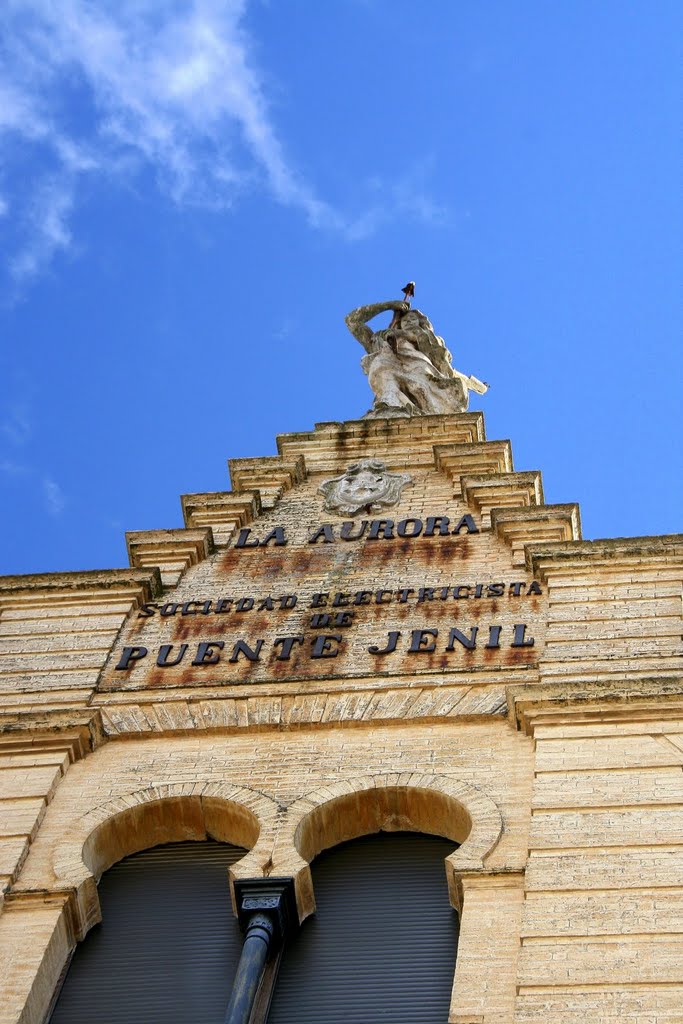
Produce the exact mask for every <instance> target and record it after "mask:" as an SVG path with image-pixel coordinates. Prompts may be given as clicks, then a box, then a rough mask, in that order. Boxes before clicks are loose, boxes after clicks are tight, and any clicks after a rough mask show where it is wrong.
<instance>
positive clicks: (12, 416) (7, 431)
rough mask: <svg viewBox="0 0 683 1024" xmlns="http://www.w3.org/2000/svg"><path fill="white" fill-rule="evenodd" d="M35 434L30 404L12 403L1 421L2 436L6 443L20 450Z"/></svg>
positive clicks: (9, 403)
mask: <svg viewBox="0 0 683 1024" xmlns="http://www.w3.org/2000/svg"><path fill="white" fill-rule="evenodd" d="M32 434H33V418H32V415H31V409H30V406H29V404H28V402H22V401H19V400H16V401H10V402H8V403H7V407H6V409H5V410H4V412H3V413H2V419H0V435H1V436H2V438H3V439H4V440H5V442H7V443H9V444H11V445H13V446H14V447H15V448H20V447H22V446H23V445H25V444H26V443H27V442H28V441H29V440H30V438H31V435H32Z"/></svg>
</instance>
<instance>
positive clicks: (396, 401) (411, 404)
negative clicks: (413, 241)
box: [346, 281, 488, 416]
mask: <svg viewBox="0 0 683 1024" xmlns="http://www.w3.org/2000/svg"><path fill="white" fill-rule="evenodd" d="M410 285H412V286H413V287H414V285H413V282H412V281H411V282H410ZM408 288H409V286H408V285H407V286H406V289H404V291H406V290H407V289H408ZM389 310H391V311H393V313H394V317H393V320H392V321H391V323H390V325H389V327H387V328H386V329H385V330H380V331H373V330H372V329H371V328H370V327H368V323H367V322H368V320H372V319H373V318H374V317H376V316H377V315H378V314H379V313H385V312H387V311H389ZM346 326H347V327H348V329H349V330H350V331H351V333H352V334H353V336H354V338H357V339H358V341H359V342H360V343H361V345H362V346H363V348H364V349H365V351H366V352H367V355H366V356H363V358H362V359H361V366H362V367H363V370H364V371H365V373H367V375H368V380H369V382H370V387H371V388H372V390H373V392H374V394H375V402H374V405H373V407H372V409H371V410H370V411H369V412H368V413H366V416H424V415H428V414H430V413H454V412H466V411H467V406H468V404H469V392H470V391H476V392H477V393H478V394H480V395H483V394H485V393H486V391H488V384H484V383H483V382H482V381H480V380H477V378H476V377H467V376H465V374H463V373H460V372H459V371H458V370H454V369H453V367H452V365H451V354H450V352H449V351H448V349H447V348H446V343H445V342H444V340H443V338H439V337H438V335H436V334H435V333H434V328H433V327H432V325H431V323H430V322H429V320H428V319H427V317H426V316H425V315H424V313H421V312H420V311H419V309H411V308H410V303H409V302H375V303H373V304H372V305H370V306H359V307H358V309H354V310H353V312H352V313H349V315H348V316H347V317H346Z"/></svg>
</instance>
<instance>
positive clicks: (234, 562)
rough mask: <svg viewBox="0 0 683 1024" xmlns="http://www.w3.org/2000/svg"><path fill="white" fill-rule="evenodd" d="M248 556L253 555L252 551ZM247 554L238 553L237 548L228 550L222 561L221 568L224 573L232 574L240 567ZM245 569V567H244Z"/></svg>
mask: <svg viewBox="0 0 683 1024" xmlns="http://www.w3.org/2000/svg"><path fill="white" fill-rule="evenodd" d="M246 554H247V555H250V554H253V552H252V551H249V552H247V553H246ZM244 555H245V552H243V551H237V550H236V549H235V548H228V550H227V551H226V552H225V554H224V555H223V557H222V558H221V560H220V563H219V568H220V569H221V570H222V572H232V571H233V570H234V569H236V568H237V567H238V565H240V563H241V560H242V558H243V557H244ZM243 568H244V566H243Z"/></svg>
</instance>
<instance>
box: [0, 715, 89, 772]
mask: <svg viewBox="0 0 683 1024" xmlns="http://www.w3.org/2000/svg"><path fill="white" fill-rule="evenodd" d="M107 739H108V737H107V735H106V733H105V730H104V727H103V724H102V713H101V711H100V710H99V708H98V709H96V710H95V709H92V708H88V709H84V710H77V709H67V710H63V709H61V708H60V709H56V710H52V711H42V712H30V711H19V712H16V711H15V712H7V713H0V750H1V749H3V748H4V747H8V746H9V747H11V748H12V750H14V751H15V752H16V751H17V750H18V749H19V748H21V747H22V746H23V744H24V743H25V745H26V747H27V748H29V747H30V749H31V750H32V751H34V750H40V749H53V748H54V747H55V746H59V747H60V748H61V747H65V748H67V749H68V750H69V754H70V759H71V761H72V763H73V762H74V761H80V760H81V758H83V757H85V756H86V755H87V754H90V753H92V752H93V751H94V750H96V749H97V748H98V747H100V746H102V744H103V743H106V742H107Z"/></svg>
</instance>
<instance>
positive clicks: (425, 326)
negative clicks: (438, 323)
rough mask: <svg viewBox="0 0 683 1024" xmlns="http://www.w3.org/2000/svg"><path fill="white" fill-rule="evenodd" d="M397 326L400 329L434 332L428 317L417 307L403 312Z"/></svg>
mask: <svg viewBox="0 0 683 1024" xmlns="http://www.w3.org/2000/svg"><path fill="white" fill-rule="evenodd" d="M399 327H400V328H401V330H402V331H429V333H430V334H434V328H433V327H432V324H431V321H430V319H429V317H427V316H425V315H424V313H422V312H421V311H420V310H419V309H409V310H408V312H407V313H403V314H402V316H401V318H400V320H399Z"/></svg>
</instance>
